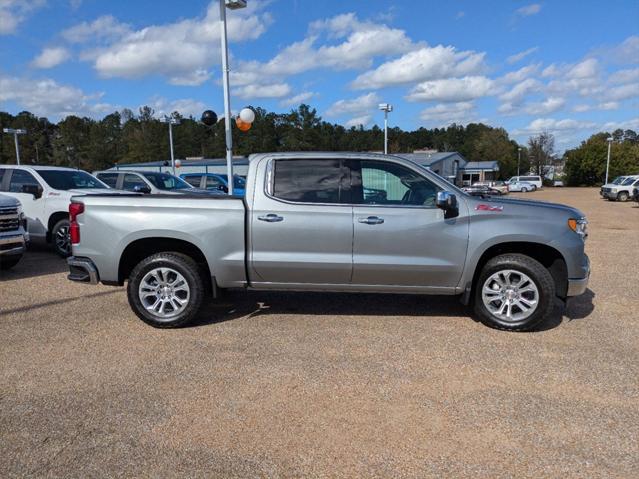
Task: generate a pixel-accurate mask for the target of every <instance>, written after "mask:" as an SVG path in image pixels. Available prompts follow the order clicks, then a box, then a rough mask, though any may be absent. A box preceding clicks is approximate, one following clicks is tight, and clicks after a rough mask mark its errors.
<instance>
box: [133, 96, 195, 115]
mask: <svg viewBox="0 0 639 479" xmlns="http://www.w3.org/2000/svg"><path fill="white" fill-rule="evenodd" d="M147 105H148V106H150V107H151V108H153V110H155V117H156V118H160V117H163V116H165V115H170V114H171V113H173V112H174V111H177V112H178V113H180V115H182V116H185V117H188V116H193V117H195V118H199V117H200V115H201V114H202V112H203V111H204V110H206V109H207V105H206V104H205V103H204V102H201V101H199V100H193V99H191V98H182V99H179V100H167V99H166V98H164V97H154V98H152V99H151V101H150V102H149V103H148V104H147ZM141 106H144V105H140V107H141Z"/></svg>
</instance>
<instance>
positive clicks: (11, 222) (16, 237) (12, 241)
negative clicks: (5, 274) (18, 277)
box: [0, 170, 29, 270]
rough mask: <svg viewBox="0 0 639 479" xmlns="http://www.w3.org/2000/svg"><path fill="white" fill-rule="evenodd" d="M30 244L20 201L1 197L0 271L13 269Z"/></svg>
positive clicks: (0, 172) (0, 171)
mask: <svg viewBox="0 0 639 479" xmlns="http://www.w3.org/2000/svg"><path fill="white" fill-rule="evenodd" d="M2 174H3V171H2V170H0V175H2ZM0 183H2V177H1V176H0ZM28 243H29V233H27V218H26V216H25V215H24V212H23V211H22V205H21V204H20V201H18V200H17V199H15V198H13V197H11V196H7V195H0V270H6V269H9V268H13V267H14V266H15V265H16V264H18V262H19V261H20V258H22V255H23V254H24V251H25V249H26V247H27V244H28Z"/></svg>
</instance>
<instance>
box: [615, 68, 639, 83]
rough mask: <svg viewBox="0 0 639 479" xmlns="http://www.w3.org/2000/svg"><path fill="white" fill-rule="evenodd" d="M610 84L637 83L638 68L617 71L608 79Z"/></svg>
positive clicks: (638, 79) (638, 78) (638, 76)
mask: <svg viewBox="0 0 639 479" xmlns="http://www.w3.org/2000/svg"><path fill="white" fill-rule="evenodd" d="M608 81H609V82H610V83H632V82H635V81H639V68H630V69H627V70H617V71H616V72H614V73H612V74H611V75H610V76H609V77H608Z"/></svg>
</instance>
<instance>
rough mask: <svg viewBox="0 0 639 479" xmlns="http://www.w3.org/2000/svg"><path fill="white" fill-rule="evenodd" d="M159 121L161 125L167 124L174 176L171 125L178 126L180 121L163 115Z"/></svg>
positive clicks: (172, 166) (173, 166)
mask: <svg viewBox="0 0 639 479" xmlns="http://www.w3.org/2000/svg"><path fill="white" fill-rule="evenodd" d="M160 121H161V122H162V123H168V124H169V149H170V150H171V168H172V169H173V175H174V176H175V156H174V154H173V125H179V124H180V120H178V119H177V118H175V117H172V116H168V115H164V118H161V119H160Z"/></svg>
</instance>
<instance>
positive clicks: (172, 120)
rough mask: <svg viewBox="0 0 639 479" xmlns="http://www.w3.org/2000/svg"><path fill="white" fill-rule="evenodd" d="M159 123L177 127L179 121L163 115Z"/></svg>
mask: <svg viewBox="0 0 639 479" xmlns="http://www.w3.org/2000/svg"><path fill="white" fill-rule="evenodd" d="M160 123H170V124H171V125H179V124H180V119H179V118H175V117H174V116H169V115H164V117H163V118H160Z"/></svg>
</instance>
